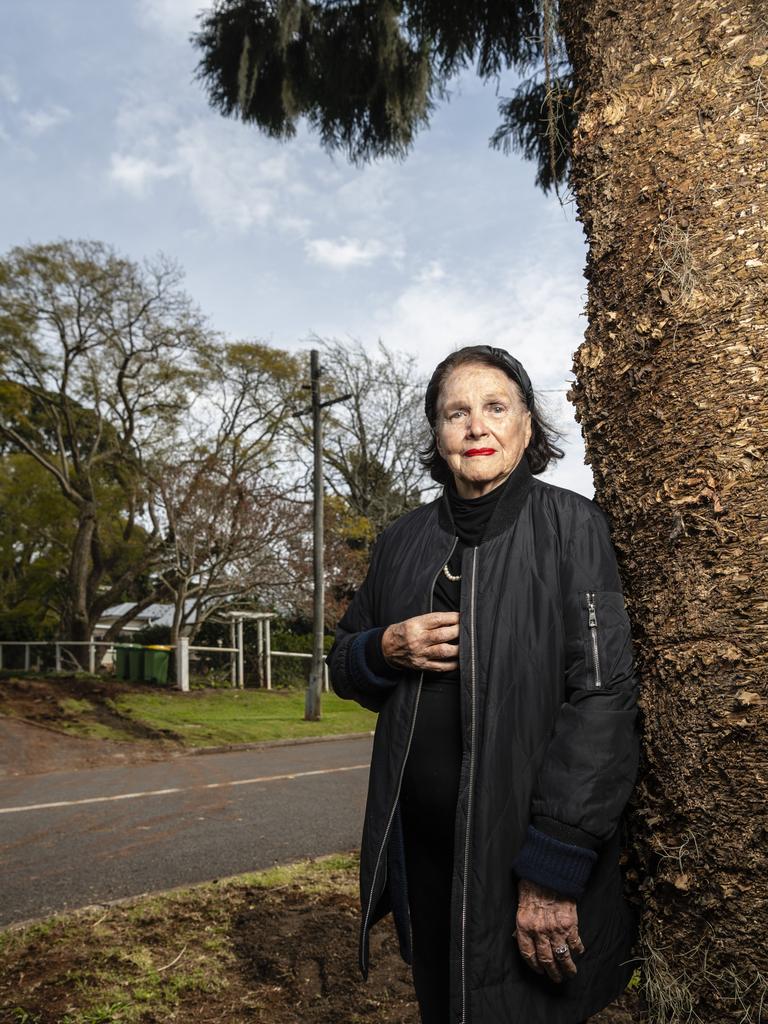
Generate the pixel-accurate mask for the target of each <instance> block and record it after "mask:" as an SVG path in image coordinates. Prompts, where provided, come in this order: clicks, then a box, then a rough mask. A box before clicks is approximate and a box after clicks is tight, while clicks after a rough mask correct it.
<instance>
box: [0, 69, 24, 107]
mask: <svg viewBox="0 0 768 1024" xmlns="http://www.w3.org/2000/svg"><path fill="white" fill-rule="evenodd" d="M20 96H21V93H20V91H19V87H18V85H17V83H16V79H15V78H14V77H13V75H9V74H8V73H7V72H4V73H3V74H0V100H5V102H6V103H18V102H19V98H20Z"/></svg>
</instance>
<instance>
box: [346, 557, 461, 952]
mask: <svg viewBox="0 0 768 1024" xmlns="http://www.w3.org/2000/svg"><path fill="white" fill-rule="evenodd" d="M457 542H458V537H454V538H453V544H452V545H451V550H450V551H449V552H448V556H447V558H445V559H444V560H443V561H442V562H441V563H440V568H439V569H438V570H437V572H436V573H435V575H434V578H433V580H432V586H431V587H430V588H429V611H430V612H431V611H432V600H433V596H434V590H435V584H436V583H437V578H438V576H439V575H440V573H441V572H442V571H443V565H445V564H446V563H447V562H448V561H449V559H450V557H451V555H452V554H453V552H454V549H455V547H456V544H457ZM423 682H424V673H423V672H422V673H421V675H420V676H419V682H418V689H417V691H416V701H415V703H414V705H413V714H412V715H411V725H410V729H409V730H408V742H407V744H406V746H405V756H404V757H403V763H402V764H401V765H400V775H399V777H398V780H397V790H396V791H395V799H394V800H393V802H392V809H391V810H390V812H389V818H388V820H387V827H386V828H385V829H384V836H383V838H382V840H381V846H380V847H379V852H378V855H377V857H376V866H375V867H374V869H373V878H372V879H371V892H370V895H369V897H368V906H367V907H366V909H365V918H364V920H363V930H362V932H361V935H360V959H361V961H362V963H363V966H364V967H365V969H366V970H367V969H368V962H367V960H366V958H365V936H366V935H367V933H368V922H369V920H370V918H371V911H372V910H373V897H374V893H375V892H376V878H377V877H378V874H379V868H380V866H381V858H382V856H383V854H384V851H385V850H386V848H387V840H388V839H389V830H390V829H391V828H392V821H393V819H394V817H395V811H396V809H397V801H398V800H399V799H400V790H401V788H402V785H403V775H404V774H405V763H406V761H407V760H408V754H409V753H410V751H411V741H412V739H413V730H414V729H415V727H416V715H417V713H418V710H419V701H420V700H421V684H422V683H423ZM410 918H411V915H410V911H409V913H408V927H409V932H411V933H412V929H411V925H410ZM411 948H413V941H411Z"/></svg>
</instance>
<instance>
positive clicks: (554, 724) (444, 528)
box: [328, 459, 638, 1024]
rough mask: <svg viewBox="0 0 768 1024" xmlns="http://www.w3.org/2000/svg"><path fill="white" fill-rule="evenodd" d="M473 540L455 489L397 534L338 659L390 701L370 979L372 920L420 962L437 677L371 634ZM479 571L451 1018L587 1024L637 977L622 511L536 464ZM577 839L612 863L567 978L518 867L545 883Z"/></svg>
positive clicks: (373, 693) (376, 783) (594, 872)
mask: <svg viewBox="0 0 768 1024" xmlns="http://www.w3.org/2000/svg"><path fill="white" fill-rule="evenodd" d="M455 542H456V538H455V535H454V532H453V523H452V520H451V517H450V511H449V507H448V501H447V499H446V497H445V496H443V497H441V498H438V499H437V500H436V501H434V502H432V503H431V504H429V505H426V506H423V507H421V508H419V509H416V510H415V511H413V512H411V513H409V514H407V515H405V516H403V517H402V518H401V519H399V520H398V521H397V522H396V523H394V524H393V525H392V526H391V527H389V528H388V529H387V530H385V531H384V533H383V534H382V535H381V536H380V537H379V539H378V541H377V542H376V544H375V546H374V551H373V554H372V558H371V564H370V567H369V571H368V575H367V577H366V579H365V581H364V583H363V585H362V586H361V588H360V590H359V591H358V593H357V594H356V596H355V598H354V599H353V601H352V603H351V604H350V607H349V608H348V610H347V612H346V614H345V615H344V617H343V619H342V620H341V622H340V624H339V628H338V630H337V635H336V641H335V643H334V646H333V648H332V649H331V652H330V653H329V655H328V662H329V667H330V675H331V681H332V684H333V687H334V690H335V691H336V692H337V693H338V694H339V695H340V696H342V697H347V698H351V699H354V700H356V701H358V702H359V703H360V704H362V705H363V706H365V707H368V708H372V709H373V710H375V711H377V712H378V713H379V714H378V720H377V725H376V733H375V737H374V747H373V755H372V761H371V772H370V777H369V788H368V799H367V805H366V813H365V822H364V826H363V837H362V843H361V851H360V895H361V904H362V921H361V933H360V964H361V968H362V970H363V973H364V974H365V975H367V970H368V949H369V946H368V934H369V931H370V928H371V926H372V925H373V924H374V923H375V922H376V921H377V920H379V919H380V918H381V917H383V916H384V915H385V914H386V913H388V912H389V910H393V911H394V917H395V924H396V928H397V933H398V937H399V941H400V948H401V952H402V953H403V956H404V957H405V958H406V960H408V959H409V958H410V928H409V921H408V905H407V877H406V874H405V866H404V858H403V850H402V826H401V821H400V814H399V805H398V798H399V792H400V783H401V780H402V775H403V768H404V765H405V760H406V758H407V755H408V750H409V746H410V739H411V735H412V732H413V726H414V723H415V720H416V715H417V714H418V713H419V698H420V687H421V679H420V676H419V674H418V673H416V672H410V671H405V670H404V671H403V672H402V674H401V675H400V677H399V678H398V679H396V680H377V679H375V678H372V677H371V673H370V671H369V670H368V669H367V666H366V664H365V640H366V636H367V635H369V631H370V630H372V629H376V628H381V627H386V626H388V625H389V624H391V623H393V622H398V621H401V620H403V619H406V618H410V617H411V616H414V615H419V614H423V613H424V612H427V611H429V610H430V604H431V595H432V591H433V587H434V582H435V579H436V576H437V573H438V572H440V570H441V567H442V565H443V564H444V563H445V561H446V560H447V558H448V556H449V555H450V552H451V551H452V549H453V546H454V545H455ZM461 571H462V579H463V581H464V582H463V584H462V595H461V609H460V636H459V660H460V675H461V682H460V684H459V685H460V687H461V710H462V733H463V757H462V765H461V775H460V784H459V798H458V804H457V812H456V828H455V835H454V851H453V853H454V856H453V862H454V868H453V873H454V881H453V894H452V899H451V920H452V926H451V957H450V959H451V1017H450V1024H512V1022H516V1021H520V1022H521V1024H522V1022H524V1024H539V1022H541V1024H545V1022H546V1024H573V1022H574V1021H577V1020H582V1019H584V1018H586V1017H588V1016H590V1015H592V1014H593V1013H596V1012H597V1011H598V1010H600V1009H601V1008H602V1007H603V1006H605V1005H606V1004H607V1003H608V1002H610V1001H611V999H613V998H615V996H616V995H618V994H619V992H620V991H621V990H622V988H623V987H624V985H625V984H626V982H627V980H628V978H629V976H630V975H631V970H632V964H631V959H630V957H631V946H632V941H633V934H634V919H633V915H632V913H631V911H630V909H629V907H628V906H627V904H626V902H625V900H624V898H623V895H622V882H621V877H620V874H619V868H618V860H619V845H620V844H619V832H618V825H619V820H620V817H621V813H622V810H623V808H624V806H625V804H626V801H627V799H628V797H629V794H630V791H631V789H632V786H633V783H634V779H635V775H636V770H637V756H638V741H637V729H636V715H637V710H636V689H637V687H636V676H635V665H634V656H633V648H632V641H631V635H630V628H629V621H628V618H627V614H626V611H625V607H624V600H623V596H622V588H621V581H620V578H619V573H618V567H617V564H616V557H615V554H614V551H613V546H612V544H611V540H610V534H609V529H608V523H607V520H606V518H605V515H604V513H603V512H602V511H601V509H600V508H599V506H597V505H596V504H595V502H593V501H591V500H589V499H588V498H585V497H584V496H582V495H580V494H577V493H575V492H573V491H569V490H566V489H564V488H560V487H556V486H554V485H552V484H548V483H545V482H543V481H541V480H538V479H536V478H535V477H534V476H532V474H531V473H530V470H529V468H528V463H527V461H526V460H525V459H523V460H521V462H520V463H519V464H518V466H517V467H516V468H515V470H514V471H513V473H512V476H511V478H510V481H509V485H508V486H507V487H506V488H505V492H504V494H503V495H502V497H501V499H500V500H499V502H498V504H497V506H496V509H495V510H494V513H493V516H492V518H491V520H490V522H489V524H488V526H487V528H486V531H485V535H484V537H483V540H482V542H481V543H480V544H479V546H477V547H475V548H469V549H467V550H466V551H465V552H464V555H463V560H462V568H461ZM558 841H560V842H562V844H564V845H565V846H566V847H570V848H576V849H581V850H583V851H584V852H585V855H587V856H588V860H589V864H590V865H592V862H593V861H594V864H593V866H592V867H591V872H589V871H588V872H587V873H586V874H584V872H583V864H582V865H581V868H579V871H581V876H580V878H579V880H578V884H576V885H575V889H574V894H576V893H578V894H579V896H578V913H579V925H580V933H581V937H582V940H583V942H584V945H585V948H586V951H585V953H584V954H583V956H582V957H581V958H580V959H579V961H578V974H577V975H576V976H575V977H574V978H572V979H569V980H567V981H566V982H564V983H562V984H560V985H556V984H555V983H553V982H551V981H549V980H548V979H546V978H542V977H541V976H539V975H537V974H534V973H533V972H532V971H531V970H530V968H528V967H527V966H526V965H525V963H524V962H523V961H522V958H521V957H520V955H519V953H518V951H517V945H516V942H515V940H514V934H513V933H514V928H515V915H516V908H517V874H516V872H515V867H517V869H518V870H519V871H520V873H521V874H523V875H525V877H532V876H533V877H534V878H535V865H536V864H537V863H538V864H541V863H543V860H545V859H546V857H547V855H548V853H551V852H552V850H553V848H554V847H553V844H554V846H556V845H557V843H558ZM537 844H538V845H537ZM542 844H543V845H542ZM576 860H578V858H576ZM574 864H575V861H574ZM521 865H524V867H521ZM532 866H533V869H532V870H531V868H532ZM565 881H566V882H567V880H565Z"/></svg>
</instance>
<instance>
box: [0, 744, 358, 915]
mask: <svg viewBox="0 0 768 1024" xmlns="http://www.w3.org/2000/svg"><path fill="white" fill-rule="evenodd" d="M370 752H371V739H370V738H367V737H366V738H364V739H347V740H325V741H323V742H318V743H304V744H299V745H291V746H279V747H271V748H267V749H261V750H249V751H238V752H230V753H223V754H205V755H200V756H190V757H181V758H176V759H174V760H173V761H163V762H153V763H150V764H140V765H125V766H120V767H109V768H87V769H81V770H79V771H74V772H50V773H48V774H45V775H34V776H27V777H16V778H12V779H3V780H0V892H1V893H2V896H1V897H0V925H7V924H10V923H11V922H15V921H23V920H29V919H32V918H38V917H43V916H45V915H47V914H51V913H54V912H56V911H61V910H68V909H73V908H75V907H82V906H86V905H88V904H91V903H101V902H104V901H107V900H114V899H119V898H122V897H125V896H135V895H139V894H141V893H145V892H155V891H159V890H163V889H170V888H172V887H173V886H178V885H187V884H191V883H194V882H202V881H208V880H211V879H214V878H225V877H227V876H228V875H234V874H239V873H240V872H243V871H252V870H256V869H259V868H265V867H270V866H271V865H273V864H275V863H285V862H289V861H292V860H297V859H300V858H303V857H310V856H321V855H322V854H326V853H334V852H337V851H341V850H352V849H355V848H357V846H358V845H359V841H360V831H361V826H362V819H363V808H364V803H365V793H366V787H367V783H368V763H369V761H370Z"/></svg>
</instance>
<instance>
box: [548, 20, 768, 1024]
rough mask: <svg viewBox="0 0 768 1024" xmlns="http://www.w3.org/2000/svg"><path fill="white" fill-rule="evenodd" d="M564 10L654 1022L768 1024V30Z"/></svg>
mask: <svg viewBox="0 0 768 1024" xmlns="http://www.w3.org/2000/svg"><path fill="white" fill-rule="evenodd" d="M561 6H562V18H563V24H562V29H563V32H564V34H565V37H566V41H567V45H568V50H569V54H570V58H571V60H572V63H573V67H574V71H575V79H576V81H577V82H578V83H579V93H578V95H577V110H578V114H579V120H578V128H577V131H576V136H575V143H574V151H573V186H574V190H575V194H576V199H577V203H578V210H579V217H580V219H581V221H582V223H583V225H584V229H585V232H586V234H587V237H588V240H589V257H588V264H587V276H588V280H589V298H588V307H587V313H588V320H589V326H588V328H587V332H586V337H585V340H584V342H583V344H582V345H581V346H580V348H579V349H578V351H577V352H576V354H575V362H574V369H575V372H576V375H577V378H578V383H577V384H576V385H575V386H574V388H573V391H572V393H571V397H572V399H573V401H574V402H575V405H576V408H577V418H578V419H579V421H580V422H581V424H582V428H583V432H584V435H585V438H586V445H587V458H588V461H589V463H590V464H591V465H592V468H593V471H594V477H595V488H596V496H597V499H598V501H599V503H600V504H601V506H602V507H603V508H604V509H605V510H606V512H607V513H608V515H609V518H610V519H611V521H612V523H613V536H614V541H615V543H616V547H617V550H618V552H619V557H620V563H621V569H622V574H623V578H624V581H625V586H626V593H627V604H628V608H629V612H630V615H631V618H632V620H633V623H634V626H635V637H636V648H637V654H638V659H639V663H640V669H641V678H642V682H643V709H644V730H645V765H644V770H643V774H642V783H641V786H640V788H639V792H638V796H637V801H636V807H635V810H634V829H635V839H636V843H637V846H638V848H639V850H640V858H641V862H640V870H639V874H640V881H641V884H640V888H641V889H642V891H643V897H644V908H645V909H644V914H643V923H642V934H641V954H642V956H643V957H644V963H643V972H644V984H645V993H646V997H647V999H648V1003H649V1010H650V1017H651V1020H652V1021H654V1022H665V1024H667V1022H677V1021H689V1020H694V1021H703V1022H712V1024H715V1022H717V1024H723V1022H725V1021H734V1022H736V1021H739V1022H742V1024H747V1022H750V1024H752V1022H755V1024H756V1022H758V1021H760V1020H761V1019H764V1016H765V1014H766V1013H768V993H767V991H766V979H767V978H768V962H767V954H766V949H767V947H766V935H768V892H767V887H766V876H767V874H768V872H766V839H767V838H768V824H767V822H766V814H765V800H764V798H765V786H766V780H768V767H767V766H766V755H765V746H764V743H765V740H764V737H765V730H766V725H768V672H767V671H766V669H768V658H767V657H766V655H767V654H768V627H766V611H767V610H768V559H767V558H766V555H768V511H767V509H766V498H765V495H766V493H768V481H767V480H766V476H767V475H768V474H767V473H766V455H767V454H768V433H767V431H766V428H768V390H767V389H766V384H767V383H768V374H767V372H766V357H767V356H768V326H767V324H768V315H767V314H768V248H766V225H768V164H767V162H766V153H768V21H767V19H768V13H766V9H765V8H764V7H762V4H758V3H757V2H752V3H749V2H745V0H726V2H723V0H667V2H664V3H662V2H661V0H636V2H626V0H625V2H623V3H616V2H609V0H563V2H562V5H561ZM761 7H762V10H761ZM763 1004H765V1005H763Z"/></svg>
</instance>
